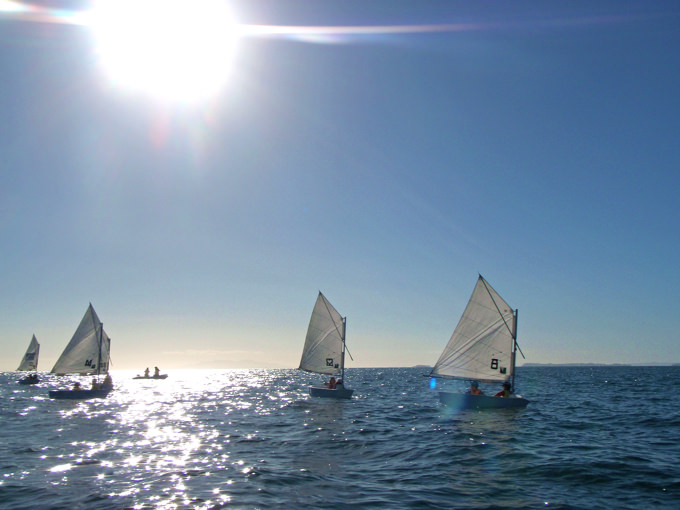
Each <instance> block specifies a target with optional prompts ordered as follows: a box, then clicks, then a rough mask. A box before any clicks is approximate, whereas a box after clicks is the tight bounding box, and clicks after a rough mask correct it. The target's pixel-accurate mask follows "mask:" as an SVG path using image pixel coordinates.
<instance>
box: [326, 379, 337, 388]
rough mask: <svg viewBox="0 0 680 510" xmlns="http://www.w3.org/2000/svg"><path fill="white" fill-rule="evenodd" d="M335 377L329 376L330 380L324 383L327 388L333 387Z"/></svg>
mask: <svg viewBox="0 0 680 510" xmlns="http://www.w3.org/2000/svg"><path fill="white" fill-rule="evenodd" d="M335 385H336V382H335V377H333V376H331V378H330V380H329V381H328V382H327V383H326V386H328V389H330V390H333V389H335Z"/></svg>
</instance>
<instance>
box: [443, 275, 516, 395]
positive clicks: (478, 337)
mask: <svg viewBox="0 0 680 510" xmlns="http://www.w3.org/2000/svg"><path fill="white" fill-rule="evenodd" d="M515 320H516V314H515V311H514V310H513V309H512V307H510V305H508V303H507V302H505V300H503V298H501V296H500V295H499V294H498V293H497V292H496V291H495V290H494V289H493V287H491V285H489V283H488V282H487V281H486V280H484V278H483V277H482V276H481V275H480V276H479V278H478V280H477V284H476V285H475V288H474V290H473V292H472V295H471V296H470V300H469V301H468V304H467V306H466V307H465V311H464V312H463V315H462V317H461V318H460V321H459V322H458V325H457V326H456V329H455V330H454V331H453V334H452V335H451V338H450V339H449V342H448V344H447V345H446V347H445V348H444V351H443V352H442V354H441V356H440V357H439V359H438V360H437V362H436V363H435V365H434V367H433V369H432V372H431V374H430V375H432V376H433V377H442V378H447V379H475V380H479V381H483V382H498V381H507V380H509V379H510V378H511V377H512V375H513V372H514V346H515V336H514V331H515Z"/></svg>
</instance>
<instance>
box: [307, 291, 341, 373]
mask: <svg viewBox="0 0 680 510" xmlns="http://www.w3.org/2000/svg"><path fill="white" fill-rule="evenodd" d="M344 345H345V321H344V320H343V318H342V317H341V316H340V314H339V313H338V311H337V310H336V309H335V308H333V305H331V304H330V303H329V302H328V300H327V299H326V297H325V296H324V295H323V294H322V293H321V292H319V297H318V298H317V299H316V304H315V305H314V310H313V311H312V317H311V319H310V320H309V327H308V328H307V337H306V338H305V346H304V349H303V351H302V359H300V367H299V368H300V369H301V370H306V371H307V372H314V373H317V374H326V375H342V372H343V369H344V365H345V349H344Z"/></svg>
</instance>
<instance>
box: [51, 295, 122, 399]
mask: <svg viewBox="0 0 680 510" xmlns="http://www.w3.org/2000/svg"><path fill="white" fill-rule="evenodd" d="M110 349H111V339H110V338H109V336H108V335H107V334H106V332H105V331H104V325H103V324H102V322H101V321H100V320H99V317H97V313H96V312H95V311H94V308H93V307H92V303H90V306H88V308H87V311H86V312H85V315H84V316H83V319H82V320H81V321H80V325H79V326H78V329H76V332H75V333H74V334H73V337H72V338H71V341H70V342H69V343H68V345H67V346H66V348H65V349H64V352H63V353H62V354H61V356H60V357H59V359H58V360H57V362H56V363H55V364H54V367H53V368H52V373H53V374H57V375H65V374H80V375H95V376H98V375H100V374H106V373H108V371H109V352H110ZM111 389H112V387H111V386H106V387H100V388H98V389H73V390H51V391H50V398H54V399H88V398H103V397H106V396H107V395H108V394H109V392H110V391H111Z"/></svg>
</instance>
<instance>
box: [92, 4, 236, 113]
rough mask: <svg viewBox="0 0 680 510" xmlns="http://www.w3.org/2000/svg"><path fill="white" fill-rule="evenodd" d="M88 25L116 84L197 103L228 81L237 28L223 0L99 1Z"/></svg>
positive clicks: (170, 98)
mask: <svg viewBox="0 0 680 510" xmlns="http://www.w3.org/2000/svg"><path fill="white" fill-rule="evenodd" d="M89 25H90V28H91V29H92V30H93V33H94V36H95V38H96V44H97V52H98V55H99V58H100V62H101V64H102V65H103V68H104V70H105V72H106V74H107V75H108V77H109V78H110V79H111V80H112V81H113V83H115V84H116V85H118V86H120V87H124V88H127V89H131V90H136V91H141V92H144V93H147V94H149V95H151V96H153V97H155V98H158V99H165V100H177V101H196V100H202V99H205V98H210V97H213V96H215V95H216V94H218V93H219V92H220V91H221V90H222V88H223V87H224V85H225V84H226V83H227V81H228V79H229V75H230V73H231V67H232V66H231V64H232V60H233V56H234V52H235V49H236V43H237V39H238V26H237V24H236V23H235V22H234V20H233V17H232V16H231V13H230V12H229V9H228V6H227V4H226V3H225V2H224V1H223V0H185V1H182V0H98V1H97V2H96V3H95V4H94V9H93V10H92V11H91V12H90V22H89Z"/></svg>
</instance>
